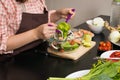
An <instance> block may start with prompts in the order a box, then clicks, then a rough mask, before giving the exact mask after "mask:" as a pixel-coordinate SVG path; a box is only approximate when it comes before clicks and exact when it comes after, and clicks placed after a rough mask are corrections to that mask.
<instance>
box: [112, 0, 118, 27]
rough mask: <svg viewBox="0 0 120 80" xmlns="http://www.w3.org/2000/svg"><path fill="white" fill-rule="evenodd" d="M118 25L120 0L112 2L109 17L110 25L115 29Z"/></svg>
mask: <svg viewBox="0 0 120 80" xmlns="http://www.w3.org/2000/svg"><path fill="white" fill-rule="evenodd" d="M119 24H120V0H113V2H112V10H111V16H110V25H111V26H114V27H117V25H119Z"/></svg>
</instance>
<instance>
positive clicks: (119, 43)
mask: <svg viewBox="0 0 120 80" xmlns="http://www.w3.org/2000/svg"><path fill="white" fill-rule="evenodd" d="M110 42H111V43H113V44H115V45H117V46H120V41H118V42H116V43H115V42H112V41H111V40H110Z"/></svg>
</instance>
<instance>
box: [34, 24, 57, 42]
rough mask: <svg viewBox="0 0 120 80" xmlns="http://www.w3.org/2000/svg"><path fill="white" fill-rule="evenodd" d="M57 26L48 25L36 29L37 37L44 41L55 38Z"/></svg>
mask: <svg viewBox="0 0 120 80" xmlns="http://www.w3.org/2000/svg"><path fill="white" fill-rule="evenodd" d="M56 26H57V25H56V24H54V23H46V24H42V25H40V26H38V27H37V28H35V29H34V32H35V36H36V37H37V38H38V39H44V40H47V39H49V38H51V37H52V36H54V34H55V32H56Z"/></svg>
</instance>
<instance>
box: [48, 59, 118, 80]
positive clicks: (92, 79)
mask: <svg viewBox="0 0 120 80" xmlns="http://www.w3.org/2000/svg"><path fill="white" fill-rule="evenodd" d="M49 80H55V79H52V78H51V79H49ZM56 80H57V79H56ZM59 80H69V79H67V78H61V79H59ZM70 80H120V61H118V62H111V61H102V60H98V62H97V63H96V64H93V68H91V69H90V72H89V73H88V74H86V75H84V76H82V77H80V78H71V79H70Z"/></svg>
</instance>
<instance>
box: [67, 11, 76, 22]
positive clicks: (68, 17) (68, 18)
mask: <svg viewBox="0 0 120 80" xmlns="http://www.w3.org/2000/svg"><path fill="white" fill-rule="evenodd" d="M72 11H73V12H75V9H72ZM71 16H72V14H68V16H67V18H66V21H65V22H66V23H67V22H68V21H69V20H70V18H71Z"/></svg>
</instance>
